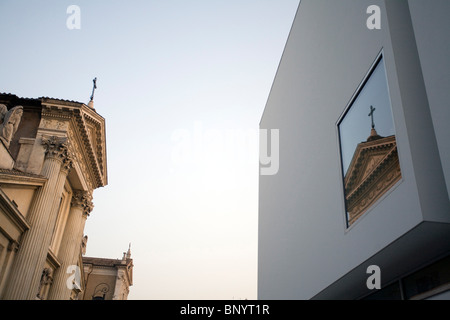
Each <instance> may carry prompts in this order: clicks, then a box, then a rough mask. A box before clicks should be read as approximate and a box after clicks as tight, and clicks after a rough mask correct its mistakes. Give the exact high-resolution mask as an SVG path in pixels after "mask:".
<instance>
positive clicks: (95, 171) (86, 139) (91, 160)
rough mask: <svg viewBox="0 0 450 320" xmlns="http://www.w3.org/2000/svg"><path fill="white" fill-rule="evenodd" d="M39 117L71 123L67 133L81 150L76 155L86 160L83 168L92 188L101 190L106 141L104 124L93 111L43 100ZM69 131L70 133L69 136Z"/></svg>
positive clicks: (64, 103)
mask: <svg viewBox="0 0 450 320" xmlns="http://www.w3.org/2000/svg"><path fill="white" fill-rule="evenodd" d="M42 104H43V108H42V117H43V118H47V119H50V120H49V121H51V119H58V120H63V121H67V122H68V123H70V125H69V128H64V126H63V125H61V128H64V129H66V131H67V133H68V134H69V135H72V136H71V137H70V139H71V140H76V141H77V142H78V144H79V146H80V149H79V150H78V151H79V154H80V155H81V156H82V159H85V161H86V164H87V167H85V166H83V167H84V169H87V170H85V171H86V173H87V174H88V175H89V176H90V177H91V179H89V180H90V181H91V184H92V186H91V187H92V188H93V189H96V188H98V187H103V186H105V185H106V184H107V170H106V141H105V120H104V118H103V117H101V116H100V115H98V114H97V113H96V112H95V111H93V110H91V109H90V108H89V107H87V106H86V105H84V104H82V103H79V102H73V101H64V100H63V101H61V100H56V99H49V98H45V99H43V100H42ZM53 121H54V120H53ZM88 123H89V124H90V125H92V126H93V127H94V128H95V136H96V140H95V143H96V145H97V146H99V147H97V148H96V147H95V145H94V143H93V142H92V140H91V139H90V132H89V129H88ZM70 128H72V132H71V133H70V131H71V130H70Z"/></svg>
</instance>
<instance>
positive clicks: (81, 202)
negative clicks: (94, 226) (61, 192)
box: [71, 190, 94, 216]
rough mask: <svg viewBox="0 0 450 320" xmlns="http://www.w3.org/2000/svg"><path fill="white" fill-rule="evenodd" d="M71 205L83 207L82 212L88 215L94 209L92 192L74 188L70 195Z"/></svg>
mask: <svg viewBox="0 0 450 320" xmlns="http://www.w3.org/2000/svg"><path fill="white" fill-rule="evenodd" d="M71 204H72V207H77V208H81V209H83V214H84V215H86V216H89V214H90V213H91V211H92V210H93V209H94V203H93V202H92V194H91V193H90V192H88V191H82V190H75V191H74V193H73V196H72V203H71Z"/></svg>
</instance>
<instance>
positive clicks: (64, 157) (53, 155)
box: [42, 136, 73, 171]
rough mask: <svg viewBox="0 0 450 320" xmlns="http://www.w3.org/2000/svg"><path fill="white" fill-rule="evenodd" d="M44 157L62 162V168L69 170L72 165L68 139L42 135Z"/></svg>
mask: <svg viewBox="0 0 450 320" xmlns="http://www.w3.org/2000/svg"><path fill="white" fill-rule="evenodd" d="M42 144H43V145H44V147H45V157H46V158H48V159H56V160H59V161H61V162H62V167H61V169H62V170H66V171H69V170H70V169H71V168H72V166H73V156H72V154H71V153H70V151H69V139H67V138H66V137H56V136H43V137H42Z"/></svg>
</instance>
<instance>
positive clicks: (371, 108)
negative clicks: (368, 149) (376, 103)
mask: <svg viewBox="0 0 450 320" xmlns="http://www.w3.org/2000/svg"><path fill="white" fill-rule="evenodd" d="M375 110H376V109H375V108H374V107H373V106H370V113H369V115H368V116H369V117H371V118H372V129H374V128H375V122H374V121H373V113H374V112H375Z"/></svg>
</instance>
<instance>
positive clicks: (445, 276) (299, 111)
mask: <svg viewBox="0 0 450 320" xmlns="http://www.w3.org/2000/svg"><path fill="white" fill-rule="evenodd" d="M448 12H450V2H448V1H445V0H437V1H433V3H430V2H429V1H424V0H410V1H395V0H385V1H380V0H377V1H366V0H361V1H360V0H358V1H355V0H342V1H326V0H301V1H300V4H299V7H298V10H297V14H296V17H295V19H294V22H293V25H292V28H291V32H290V34H289V37H288V40H287V43H286V46H285V50H284V52H283V56H282V58H281V61H280V64H279V67H278V70H277V74H276V76H275V79H274V82H273V86H272V88H271V91H270V94H269V97H268V100H267V104H266V107H265V110H264V113H263V115H262V119H261V122H260V128H261V129H264V130H279V137H278V140H277V141H271V142H270V143H271V145H272V146H273V144H274V143H276V144H278V145H277V148H274V150H279V156H278V158H279V170H278V172H277V173H276V174H272V175H264V174H261V175H260V180H259V222H258V223H259V225H258V237H259V239H258V298H259V299H450V273H449V270H450V203H449V195H450V148H449V143H448V137H450V126H448V122H449V121H450V109H449V108H448V101H450V91H449V90H448V88H450V77H448V70H450V62H449V60H448V58H447V57H448V56H449V55H450V51H449V50H450V38H449V37H448V36H447V30H449V29H450V22H449V20H448V19H447V18H446V14H447V13H448ZM260 167H261V169H263V168H264V167H265V164H261V165H260ZM261 172H262V171H261Z"/></svg>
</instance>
